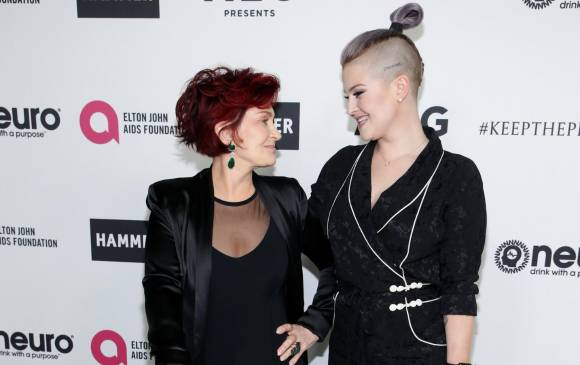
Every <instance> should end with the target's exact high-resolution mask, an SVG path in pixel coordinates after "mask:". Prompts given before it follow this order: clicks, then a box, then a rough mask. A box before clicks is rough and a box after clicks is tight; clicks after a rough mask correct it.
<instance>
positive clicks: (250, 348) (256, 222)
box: [202, 193, 288, 365]
mask: <svg viewBox="0 0 580 365" xmlns="http://www.w3.org/2000/svg"><path fill="white" fill-rule="evenodd" d="M287 268H288V254H287V251H286V246H285V244H284V241H283V239H282V237H281V235H280V233H279V231H278V229H277V228H276V225H275V224H272V223H271V222H270V216H269V214H268V211H267V210H266V209H265V207H264V205H263V204H262V201H261V199H260V198H259V197H258V196H257V194H256V193H254V195H252V196H251V197H250V198H248V199H246V200H244V201H242V202H235V203H233V202H226V201H223V200H220V199H217V198H215V199H214V226H213V248H212V275H211V280H210V289H209V303H208V304H209V305H208V317H207V331H206V336H205V346H204V349H203V356H202V358H203V360H204V362H203V364H204V365H223V364H228V365H238V364H239V365H245V364H256V365H266V364H267V365H270V364H271V365H274V364H280V361H279V360H278V357H277V356H276V349H277V348H278V346H280V344H281V343H282V341H283V340H284V338H283V337H282V336H279V335H277V334H276V333H275V331H276V328H277V327H278V326H279V325H281V324H284V323H286V322H287V316H286V308H285V301H284V292H283V289H284V288H283V287H284V282H285V280H286V272H287Z"/></svg>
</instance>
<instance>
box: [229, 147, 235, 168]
mask: <svg viewBox="0 0 580 365" xmlns="http://www.w3.org/2000/svg"><path fill="white" fill-rule="evenodd" d="M228 150H229V151H230V159H229V160H228V168H229V169H230V170H231V169H233V168H234V166H236V160H234V151H235V150H236V146H235V145H234V144H233V142H231V141H230V144H229V145H228Z"/></svg>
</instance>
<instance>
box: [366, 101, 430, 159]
mask: <svg viewBox="0 0 580 365" xmlns="http://www.w3.org/2000/svg"><path fill="white" fill-rule="evenodd" d="M428 142H429V139H428V138H427V136H425V133H424V132H423V127H422V125H421V119H420V118H419V114H418V113H417V110H416V109H411V110H409V111H405V110H403V111H402V112H401V113H400V115H399V116H398V117H397V118H396V119H394V120H393V122H392V123H391V125H389V128H388V130H387V131H386V132H385V134H384V135H383V136H381V138H379V139H378V140H377V147H376V148H377V151H378V152H379V153H381V154H382V156H384V157H385V158H387V159H394V158H397V157H399V156H402V155H405V154H415V153H416V154H419V153H420V151H421V148H420V147H421V146H422V145H425V144H427V143H428Z"/></svg>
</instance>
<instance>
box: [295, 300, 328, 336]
mask: <svg viewBox="0 0 580 365" xmlns="http://www.w3.org/2000/svg"><path fill="white" fill-rule="evenodd" d="M296 323H297V324H299V325H301V326H302V327H304V328H306V329H308V330H310V332H312V333H314V334H315V335H316V336H318V342H322V341H324V338H325V337H326V335H327V334H328V331H329V330H330V326H329V325H328V324H327V322H326V320H325V319H324V316H322V314H319V313H316V311H314V310H312V309H311V308H309V309H308V310H307V311H306V312H305V313H304V314H303V315H302V316H301V317H300V318H298V320H297V321H296Z"/></svg>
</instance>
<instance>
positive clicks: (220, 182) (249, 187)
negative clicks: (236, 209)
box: [211, 154, 256, 201]
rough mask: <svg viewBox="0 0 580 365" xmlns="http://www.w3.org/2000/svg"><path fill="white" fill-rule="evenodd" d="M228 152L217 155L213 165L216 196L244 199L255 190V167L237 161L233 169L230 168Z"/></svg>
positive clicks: (237, 199) (212, 172) (231, 199)
mask: <svg viewBox="0 0 580 365" xmlns="http://www.w3.org/2000/svg"><path fill="white" fill-rule="evenodd" d="M228 159H229V155H228V154H223V155H220V156H216V157H214V159H213V164H212V167H211V177H212V180H213V193H214V196H215V197H217V198H219V199H221V200H225V201H242V200H244V199H247V198H248V197H250V196H251V195H252V194H253V193H254V191H255V190H256V189H255V188H254V182H253V180H252V172H253V169H252V168H251V167H249V166H246V165H245V164H244V163H243V162H242V161H236V166H235V167H234V168H233V169H230V168H228V166H227V164H228Z"/></svg>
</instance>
